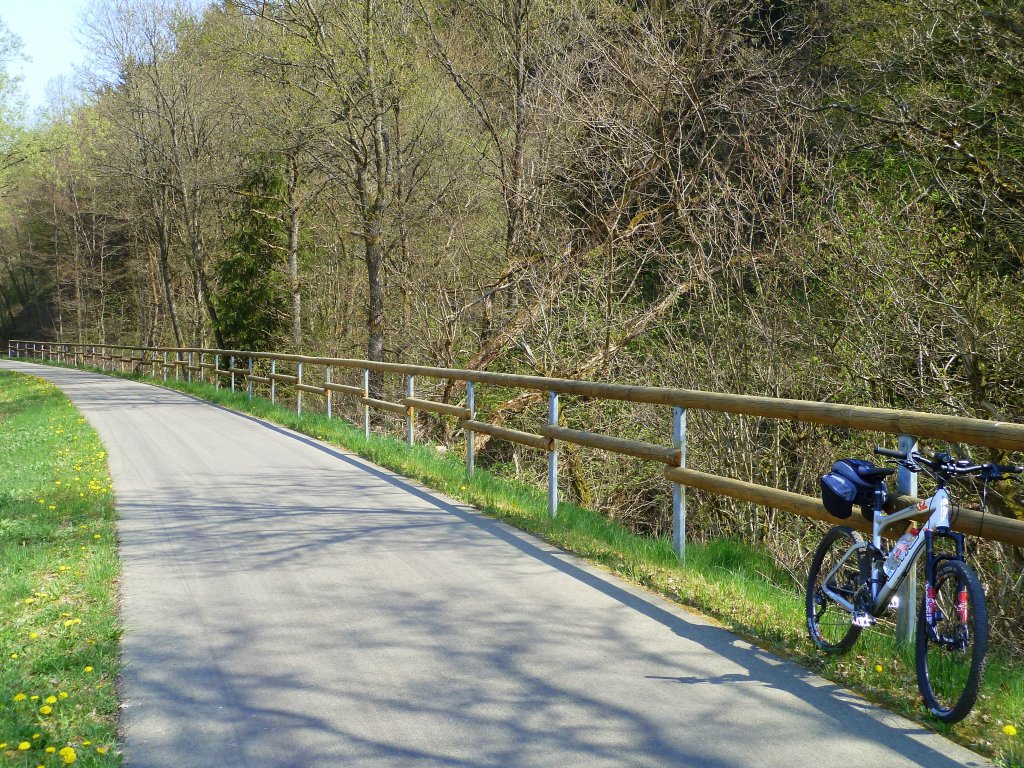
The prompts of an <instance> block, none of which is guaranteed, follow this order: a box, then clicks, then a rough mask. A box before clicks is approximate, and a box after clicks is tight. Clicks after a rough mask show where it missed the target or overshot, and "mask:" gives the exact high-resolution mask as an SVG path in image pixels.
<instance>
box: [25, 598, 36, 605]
mask: <svg viewBox="0 0 1024 768" xmlns="http://www.w3.org/2000/svg"><path fill="white" fill-rule="evenodd" d="M35 601H36V599H35V598H34V597H26V598H25V599H24V601H23V602H24V603H25V605H32V603H34V602H35Z"/></svg>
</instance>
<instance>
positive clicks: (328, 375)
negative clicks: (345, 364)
mask: <svg viewBox="0 0 1024 768" xmlns="http://www.w3.org/2000/svg"><path fill="white" fill-rule="evenodd" d="M330 383H331V366H329V365H325V366H324V397H326V398H327V418H328V419H329V418H331V410H332V409H331V405H332V403H331V395H332V394H333V393H332V392H331V390H330V389H328V388H327V385H328V384H330Z"/></svg>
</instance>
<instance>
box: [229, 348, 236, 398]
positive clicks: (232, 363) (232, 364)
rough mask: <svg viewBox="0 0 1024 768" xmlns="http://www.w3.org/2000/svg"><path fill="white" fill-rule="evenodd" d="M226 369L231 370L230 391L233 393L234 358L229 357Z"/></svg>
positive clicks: (232, 356)
mask: <svg viewBox="0 0 1024 768" xmlns="http://www.w3.org/2000/svg"><path fill="white" fill-rule="evenodd" d="M228 368H229V369H230V370H231V391H232V392H234V391H235V356H234V355H231V359H230V360H228Z"/></svg>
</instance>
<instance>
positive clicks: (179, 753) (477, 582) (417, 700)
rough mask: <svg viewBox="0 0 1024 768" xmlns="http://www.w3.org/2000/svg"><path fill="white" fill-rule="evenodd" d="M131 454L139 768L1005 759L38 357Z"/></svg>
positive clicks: (411, 504)
mask: <svg viewBox="0 0 1024 768" xmlns="http://www.w3.org/2000/svg"><path fill="white" fill-rule="evenodd" d="M2 365H3V367H5V368H10V369H14V370H22V371H31V372H33V373H36V374H38V375H42V376H45V377H46V378H48V379H50V380H51V381H54V382H55V383H56V384H57V385H58V386H60V387H61V388H62V389H63V390H64V391H65V392H66V393H67V394H68V395H69V396H70V397H71V399H72V400H73V401H74V402H75V403H76V405H77V406H78V407H79V408H80V409H81V410H82V412H83V413H84V414H85V416H86V418H87V419H88V420H89V421H90V422H91V423H92V424H93V425H94V426H95V427H96V429H97V430H98V431H99V433H100V435H101V436H102V438H103V440H104V442H105V443H106V445H107V450H108V453H109V460H110V467H111V471H112V475H113V479H114V488H115V491H116V494H117V502H118V509H119V511H120V515H121V520H120V524H119V525H120V529H119V531H120V539H121V553H122V557H123V561H124V577H123V584H122V602H123V620H124V624H125V627H126V631H125V635H124V661H125V663H126V669H125V672H124V676H123V680H122V683H123V694H124V702H125V704H124V706H125V708H124V712H123V718H122V731H123V735H124V749H125V753H126V756H127V765H128V766H130V767H132V768H136V767H137V768H163V767H164V766H167V768H171V767H173V768H186V767H189V766H195V768H215V767H221V766H246V767H247V768H251V767H252V766H268V767H271V768H286V767H287V768H291V767H293V766H294V768H308V767H310V766H332V767H333V766H355V767H358V768H363V767H366V768H369V767H371V766H373V767H374V768H383V767H385V766H396V767H398V766H401V767H403V768H404V767H405V766H410V767H419V766H465V767H467V768H468V767H470V766H472V767H474V768H475V767H477V766H479V767H480V768H485V767H486V768H511V767H513V766H558V767H562V766H585V767H586V768H597V767H599V766H702V767H704V768H732V767H734V766H736V767H738V766H779V765H783V766H786V768H794V767H796V766H814V767H815V768H818V767H819V766H833V765H837V766H842V765H848V766H854V765H879V766H886V768H896V767H897V766H910V765H917V766H929V768H947V767H948V766H955V765H986V763H985V762H984V761H982V760H981V759H980V758H978V757H977V756H976V755H974V754H973V753H971V752H968V751H967V750H965V749H962V748H960V747H957V746H956V745H953V744H951V743H949V742H947V741H945V740H944V739H942V738H940V737H938V736H936V735H934V734H932V733H930V732H928V731H927V730H925V729H923V728H921V727H920V726H918V725H915V724H914V723H911V722H909V721H907V720H904V719H901V718H898V717H895V716H893V715H890V714H887V713H884V712H881V711H879V710H877V709H876V708H874V707H872V706H870V705H868V704H866V703H865V702H864V701H862V700H860V699H858V698H857V697H856V696H853V695H852V694H849V693H848V692H844V691H843V690H840V689H838V688H836V687H835V686H833V685H832V684H830V683H828V682H826V681H824V680H821V679H820V678H817V677H815V676H814V675H811V674H809V673H808V672H807V671H806V670H804V669H802V668H800V667H798V666H796V665H794V664H791V663H788V662H784V661H781V660H779V659H777V658H775V657H773V656H771V655H770V654H767V653H764V652H763V651H760V650H757V649H756V648H753V647H751V646H750V645H749V644H748V643H746V642H743V641H742V640H739V639H737V638H736V637H734V636H733V635H730V634H729V633H728V632H725V631H723V630H721V629H718V628H716V627H714V626H711V625H709V624H707V623H706V622H704V621H702V620H701V619H699V618H697V617H694V616H693V615H691V614H689V613H687V612H686V611H684V610H681V609H680V608H678V607H677V606H675V605H673V604H670V603H668V602H666V601H663V600H661V599H659V598H656V597H652V596H651V595H648V594H646V593H644V592H642V591H640V590H638V589H635V588H633V587H631V586H629V585H626V584H623V583H622V582H620V581H618V580H616V579H615V578H613V577H611V576H609V575H607V574H605V573H603V572H600V571H598V570H596V569H594V568H591V567H589V566H587V565H585V564H583V563H581V562H580V561H579V560H576V559H575V558H573V557H570V556H568V555H566V554H564V553H562V552H560V551H558V550H556V549H554V548H552V547H551V546H549V545H547V544H545V543H543V542H541V541H538V540H537V539H534V538H531V537H529V536H527V535H524V534H522V533H519V532H517V531H514V530H512V529H510V528H508V527H506V526H504V525H501V524H499V523H496V522H494V521H492V520H489V519H487V518H485V517H482V516H481V515H479V514H477V513H476V512H474V511H473V510H472V509H469V508H467V507H465V506H463V505H461V504H459V503H457V502H454V501H452V500H451V499H448V498H445V497H443V496H441V495H438V494H435V493H433V492H429V491H426V490H424V489H422V488H421V487H419V486H417V485H415V484H414V483H411V482H409V481H407V480H404V479H402V478H400V477H397V476H395V475H393V474H391V473H389V472H387V471H385V470H382V469H379V468H377V467H374V466H372V465H370V464H367V463H366V462H364V461H362V460H360V459H358V458H355V457H353V456H351V455H348V454H345V453H344V452H342V451H339V450H337V449H334V448H329V447H327V446H324V445H322V444H321V443H318V442H316V441H314V440H311V439H309V438H306V437H304V436H301V435H297V434H295V433H292V432H290V431H288V430H285V429H281V428H279V427H276V426H273V425H270V424H266V423H263V422H260V421H258V420H255V419H252V418H250V417H246V416H242V415H239V414H235V413H232V412H229V411H226V410H223V409H220V408H217V407H215V406H211V405H208V404H205V403H201V402H198V401H196V400H193V399H191V398H189V397H186V396H184V395H180V394H177V393H172V392H169V391H166V390H162V389H160V388H156V387H152V386H147V385H143V384H137V383H133V382H128V381H121V380H117V379H109V378H106V377H104V376H100V375H96V374H90V373H84V372H80V371H69V370H62V369H56V368H48V367H41V366H33V365H30V364H24V363H19V362H10V363H3V364H2Z"/></svg>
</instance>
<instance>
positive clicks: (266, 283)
mask: <svg viewBox="0 0 1024 768" xmlns="http://www.w3.org/2000/svg"><path fill="white" fill-rule="evenodd" d="M238 194H239V199H240V204H239V207H238V210H237V212H236V214H235V216H234V219H233V230H234V231H233V233H232V235H231V236H230V238H229V239H228V243H227V245H228V249H229V250H228V256H227V257H226V258H225V259H224V260H223V261H221V262H220V263H219V264H218V266H217V276H218V278H219V281H220V290H219V292H218V295H217V309H218V314H219V317H220V323H221V332H222V333H223V334H224V340H225V343H226V344H227V345H228V346H229V347H230V348H232V349H251V350H263V349H270V348H272V347H273V344H274V342H275V341H277V340H279V339H280V338H281V337H282V335H283V331H284V330H285V328H286V327H287V315H286V312H287V295H286V292H285V288H284V285H285V278H284V276H283V274H282V272H281V270H280V265H281V261H282V260H283V259H284V258H285V255H286V254H287V246H288V233H287V229H286V227H285V224H284V222H285V212H286V211H285V204H284V194H285V181H284V177H283V176H282V174H281V171H280V168H279V167H277V166H275V164H274V162H273V158H269V157H268V158H259V159H256V160H255V161H253V162H252V164H251V165H250V167H249V169H248V170H247V172H246V173H245V175H244V176H243V178H242V182H241V184H240V186H239V189H238Z"/></svg>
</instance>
